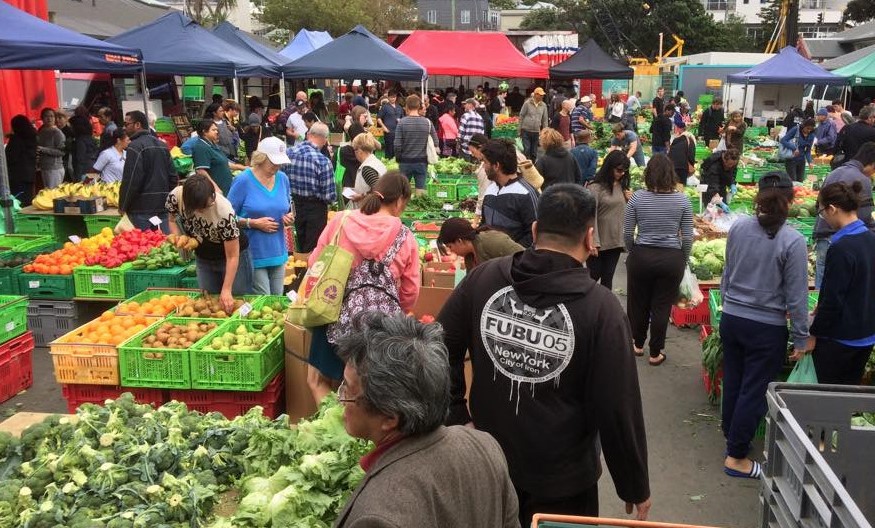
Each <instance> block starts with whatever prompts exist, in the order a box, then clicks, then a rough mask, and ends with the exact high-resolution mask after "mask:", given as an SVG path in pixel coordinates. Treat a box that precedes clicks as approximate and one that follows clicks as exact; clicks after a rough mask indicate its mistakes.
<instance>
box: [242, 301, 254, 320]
mask: <svg viewBox="0 0 875 528" xmlns="http://www.w3.org/2000/svg"><path fill="white" fill-rule="evenodd" d="M251 311H252V305H251V304H249V303H248V302H247V303H243V305H242V306H240V317H246V316H247V315H249V312H251Z"/></svg>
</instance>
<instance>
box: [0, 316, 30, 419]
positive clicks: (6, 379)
mask: <svg viewBox="0 0 875 528" xmlns="http://www.w3.org/2000/svg"><path fill="white" fill-rule="evenodd" d="M33 347H34V340H33V332H25V333H23V334H21V335H20V336H18V337H16V338H15V339H10V340H9V341H7V342H5V343H3V344H2V345H0V402H5V401H6V400H8V399H10V398H12V397H13V396H15V395H16V394H18V393H19V392H21V391H23V390H24V389H26V388H28V387H30V386H31V385H33Z"/></svg>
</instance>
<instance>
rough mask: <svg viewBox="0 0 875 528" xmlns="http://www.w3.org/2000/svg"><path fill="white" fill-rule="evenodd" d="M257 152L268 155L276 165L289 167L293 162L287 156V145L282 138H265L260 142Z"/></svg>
mask: <svg viewBox="0 0 875 528" xmlns="http://www.w3.org/2000/svg"><path fill="white" fill-rule="evenodd" d="M256 150H257V151H259V152H263V153H265V154H267V158H268V159H269V160H270V162H271V163H273V164H274V165H288V164H290V163H291V162H292V160H290V159H289V156H288V155H287V154H286V144H285V143H283V140H281V139H280V138H275V137H269V138H264V139H262V140H261V141H259V142H258V148H256Z"/></svg>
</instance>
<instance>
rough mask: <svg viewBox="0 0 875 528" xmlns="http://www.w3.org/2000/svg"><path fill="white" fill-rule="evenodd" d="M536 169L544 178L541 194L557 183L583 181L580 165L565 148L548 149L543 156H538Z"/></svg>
mask: <svg viewBox="0 0 875 528" xmlns="http://www.w3.org/2000/svg"><path fill="white" fill-rule="evenodd" d="M535 168H537V169H538V172H539V173H541V176H543V177H544V184H543V185H542V186H541V192H543V191H545V190H547V187H549V186H551V185H555V184H557V183H578V182H580V181H582V180H583V178H582V177H581V175H580V165H578V164H577V162H576V161H574V157H573V156H571V153H570V152H568V149H567V148H565V147H556V148H551V149H548V150H547V151H546V152H544V155H543V156H538V161H536V162H535Z"/></svg>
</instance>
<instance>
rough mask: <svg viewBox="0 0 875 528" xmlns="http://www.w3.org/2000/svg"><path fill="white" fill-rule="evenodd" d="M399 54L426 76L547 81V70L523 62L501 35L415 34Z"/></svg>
mask: <svg viewBox="0 0 875 528" xmlns="http://www.w3.org/2000/svg"><path fill="white" fill-rule="evenodd" d="M398 51H400V52H401V53H403V54H405V55H407V56H408V57H410V58H411V59H413V60H415V61H416V62H418V63H419V64H422V65H423V67H425V71H426V72H427V73H428V74H429V75H462V76H469V75H482V76H486V77H498V78H503V79H511V78H526V79H528V78H535V79H546V78H547V69H546V68H545V67H544V66H541V65H540V64H536V63H534V62H532V61H531V60H529V59H528V58H526V56H525V55H523V54H522V52H520V51H519V50H518V49H516V48H515V47H514V45H513V43H511V41H510V40H508V38H507V36H506V35H505V34H504V33H497V32H490V31H482V32H473V31H422V30H417V31H414V32H413V33H411V34H410V36H409V37H407V40H405V41H404V42H402V43H401V45H400V46H398Z"/></svg>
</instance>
